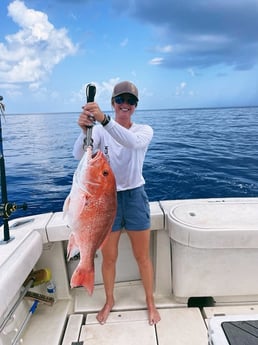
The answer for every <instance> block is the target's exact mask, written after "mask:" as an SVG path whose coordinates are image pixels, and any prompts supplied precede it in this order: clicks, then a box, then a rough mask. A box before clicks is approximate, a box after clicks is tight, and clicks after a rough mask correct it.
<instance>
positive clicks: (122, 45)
mask: <svg viewBox="0 0 258 345" xmlns="http://www.w3.org/2000/svg"><path fill="white" fill-rule="evenodd" d="M127 44H128V38H125V39H124V40H123V41H122V42H121V43H120V46H121V47H126V46H127Z"/></svg>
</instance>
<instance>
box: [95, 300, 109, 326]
mask: <svg viewBox="0 0 258 345" xmlns="http://www.w3.org/2000/svg"><path fill="white" fill-rule="evenodd" d="M112 308H113V304H112V305H110V304H108V303H106V304H105V305H104V307H103V308H102V309H101V310H100V311H99V313H98V315H97V316H96V319H97V320H98V322H99V323H100V324H101V325H104V324H105V323H106V321H107V318H108V315H109V313H110V311H111V309H112Z"/></svg>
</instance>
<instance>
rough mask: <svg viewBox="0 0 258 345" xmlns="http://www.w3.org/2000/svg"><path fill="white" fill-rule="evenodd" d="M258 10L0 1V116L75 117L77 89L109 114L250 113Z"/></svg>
mask: <svg viewBox="0 0 258 345" xmlns="http://www.w3.org/2000/svg"><path fill="white" fill-rule="evenodd" d="M257 18H258V0H127V1H126V2H125V1H121V0H24V1H22V0H13V1H10V0H9V1H8V0H1V4H0V95H2V96H3V97H4V103H5V106H6V113H45V112H77V111H78V112H79V111H80V110H81V106H82V105H83V104H84V103H85V85H87V84H88V83H94V84H95V85H96V88H97V94H96V98H95V100H96V101H97V102H98V103H99V105H100V107H101V108H102V109H103V110H104V111H108V110H111V105H110V97H111V93H112V89H113V86H114V85H115V84H116V83H117V82H120V81H123V80H130V81H132V82H133V83H135V84H136V86H137V87H138V89H139V99H140V101H139V104H138V108H139V109H168V108H169V109H174V108H202V107H230V106H257V105H258V19H257Z"/></svg>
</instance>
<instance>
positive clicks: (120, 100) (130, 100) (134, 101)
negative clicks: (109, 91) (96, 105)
mask: <svg viewBox="0 0 258 345" xmlns="http://www.w3.org/2000/svg"><path fill="white" fill-rule="evenodd" d="M114 101H115V102H116V104H123V103H127V104H129V105H136V104H137V99H136V98H135V97H129V98H127V99H125V98H124V97H123V96H116V97H115V98H114Z"/></svg>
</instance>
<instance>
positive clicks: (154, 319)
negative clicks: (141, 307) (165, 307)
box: [148, 305, 161, 326]
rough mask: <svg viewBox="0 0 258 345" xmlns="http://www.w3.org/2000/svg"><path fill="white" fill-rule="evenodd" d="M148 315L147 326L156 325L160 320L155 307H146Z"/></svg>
mask: <svg viewBox="0 0 258 345" xmlns="http://www.w3.org/2000/svg"><path fill="white" fill-rule="evenodd" d="M148 313H149V324H150V325H151V326H152V325H156V324H157V323H158V322H159V321H160V319H161V318H160V315H159V312H158V310H157V308H156V307H155V305H149V306H148Z"/></svg>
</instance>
